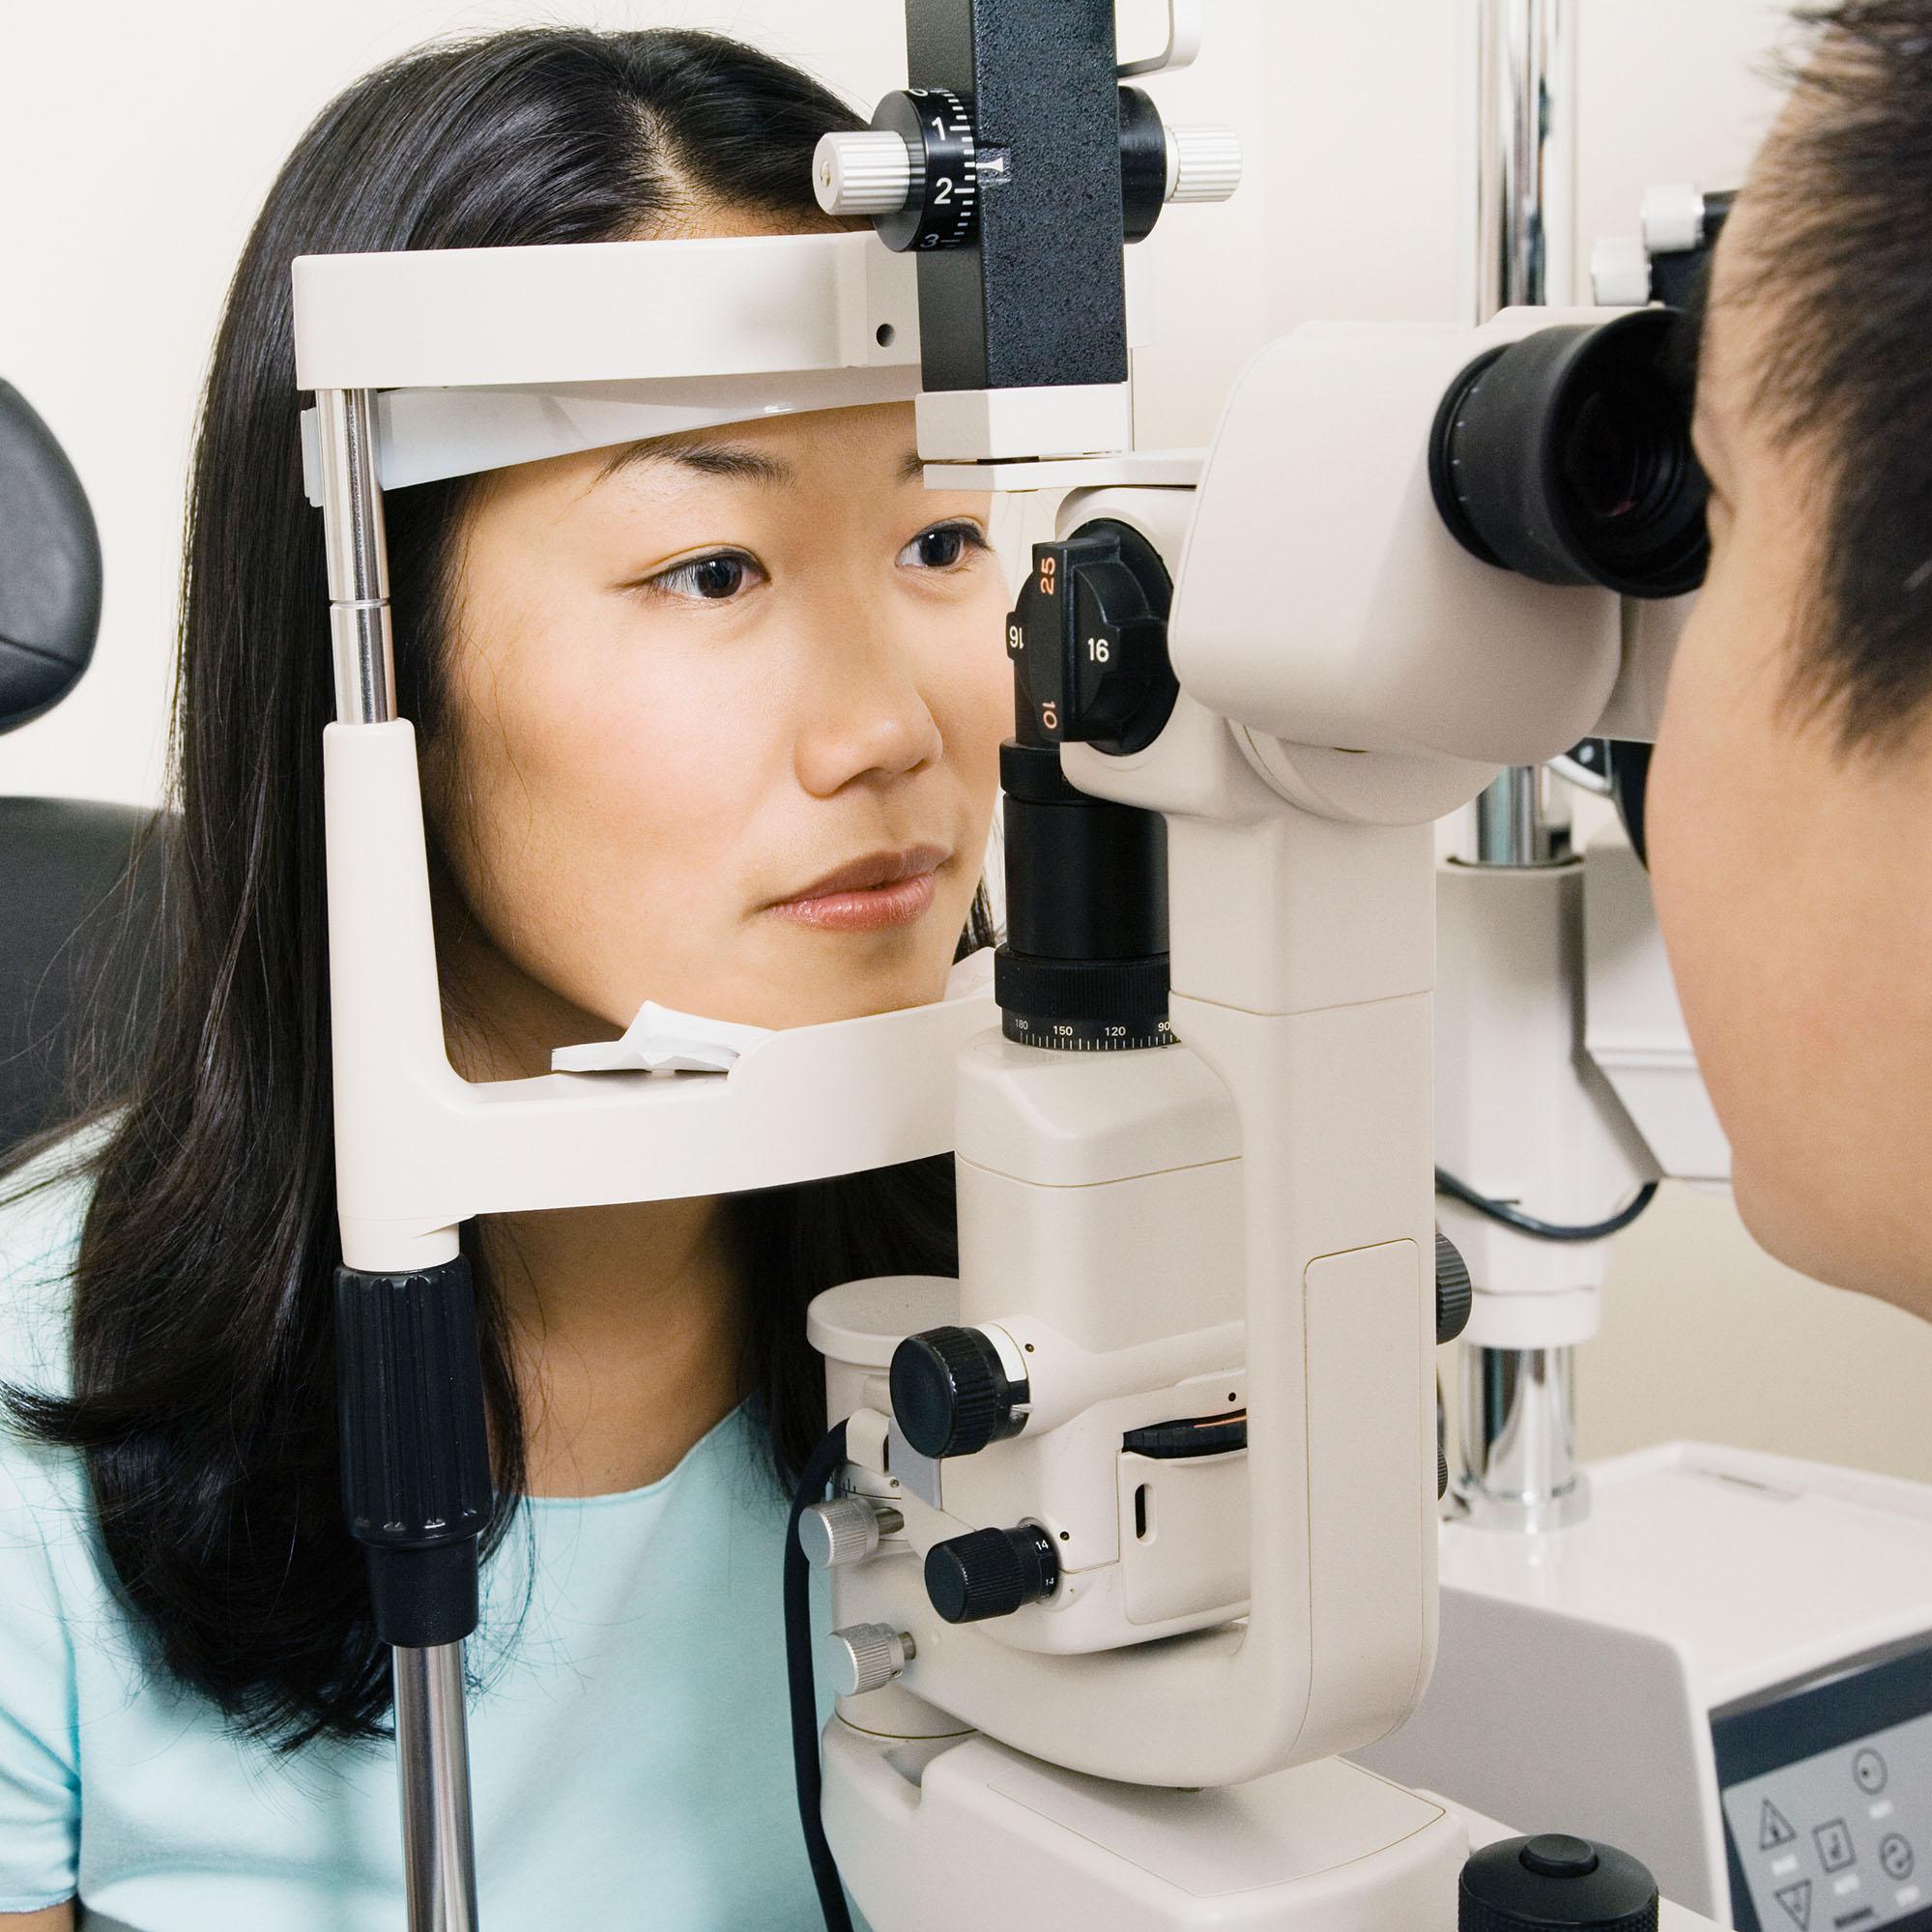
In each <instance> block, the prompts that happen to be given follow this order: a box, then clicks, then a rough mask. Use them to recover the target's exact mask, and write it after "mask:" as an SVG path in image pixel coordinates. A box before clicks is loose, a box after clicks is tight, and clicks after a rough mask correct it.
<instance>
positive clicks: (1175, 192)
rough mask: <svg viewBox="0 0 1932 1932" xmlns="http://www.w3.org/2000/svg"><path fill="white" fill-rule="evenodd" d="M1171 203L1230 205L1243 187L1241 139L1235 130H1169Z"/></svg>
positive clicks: (1213, 128) (1207, 127)
mask: <svg viewBox="0 0 1932 1932" xmlns="http://www.w3.org/2000/svg"><path fill="white" fill-rule="evenodd" d="M1164 131H1165V132H1166V134H1167V137H1168V192H1167V197H1166V198H1167V199H1168V201H1226V199H1227V197H1228V196H1229V195H1230V194H1232V193H1233V192H1234V190H1235V189H1236V188H1237V187H1240V186H1241V136H1240V135H1239V134H1237V133H1236V132H1235V131H1234V130H1233V129H1232V128H1220V127H1213V126H1204V127H1197V128H1168V129H1166V130H1164Z"/></svg>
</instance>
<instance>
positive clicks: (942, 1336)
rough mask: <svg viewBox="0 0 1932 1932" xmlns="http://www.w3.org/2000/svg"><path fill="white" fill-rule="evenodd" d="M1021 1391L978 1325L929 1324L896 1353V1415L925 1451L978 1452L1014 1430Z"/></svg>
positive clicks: (908, 1436)
mask: <svg viewBox="0 0 1932 1932" xmlns="http://www.w3.org/2000/svg"><path fill="white" fill-rule="evenodd" d="M891 1388H892V1415H893V1420H894V1421H896V1422H897V1423H898V1425H899V1427H900V1430H901V1432H902V1433H903V1434H904V1435H905V1437H906V1440H907V1441H908V1442H909V1443H910V1444H911V1445H912V1447H913V1448H914V1449H916V1450H917V1451H918V1452H919V1454H920V1455H921V1456H972V1455H974V1454H976V1453H977V1452H978V1451H980V1450H982V1449H984V1448H985V1447H986V1445H987V1444H988V1443H989V1442H992V1441H993V1440H994V1439H995V1437H996V1436H999V1435H1002V1434H1011V1433H1012V1432H1013V1431H1012V1429H1011V1427H1010V1425H1011V1423H1012V1421H1013V1407H1014V1403H1015V1402H1016V1401H1018V1400H1019V1399H1021V1396H1022V1394H1023V1392H1024V1384H1023V1385H1022V1387H1021V1389H1018V1390H1016V1389H1015V1388H1014V1387H1013V1385H1012V1384H1011V1383H1009V1382H1008V1381H1007V1379H1006V1370H1005V1368H1004V1367H1003V1366H1002V1365H1001V1363H1000V1360H999V1351H998V1350H997V1349H996V1348H995V1347H994V1345H993V1343H992V1341H990V1340H989V1339H988V1338H987V1337H986V1336H985V1335H983V1334H982V1333H981V1332H980V1331H979V1330H978V1329H976V1328H929V1329H927V1330H926V1331H925V1333H924V1334H922V1335H908V1337H907V1338H906V1340H905V1341H902V1342H901V1343H900V1344H899V1346H898V1347H897V1348H896V1349H894V1350H893V1353H892V1373H891Z"/></svg>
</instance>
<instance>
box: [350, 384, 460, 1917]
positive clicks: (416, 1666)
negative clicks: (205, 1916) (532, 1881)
mask: <svg viewBox="0 0 1932 1932" xmlns="http://www.w3.org/2000/svg"><path fill="white" fill-rule="evenodd" d="M315 405H316V427H317V431H318V439H317V440H318V445H319V454H320V458H321V469H322V536H323V548H324V553H325V556H326V559H327V563H328V575H329V630H330V645H331V655H332V661H333V667H334V678H335V715H336V719H337V721H338V722H339V723H342V724H349V725H379V724H386V723H388V722H389V720H391V719H392V718H394V716H395V714H396V685H395V649H394V641H393V638H392V636H391V633H390V626H389V550H388V543H387V539H386V533H385V531H384V528H383V492H382V485H381V482H380V481H379V479H378V477H377V473H376V435H377V415H376V394H375V391H374V390H373V389H318V390H317V391H316V395H315ZM391 1659H392V1667H393V1671H394V1681H395V1714H396V1757H397V1764H398V1776H399V1783H400V1786H401V1800H402V1849H403V1867H404V1873H405V1885H406V1889H407V1896H408V1905H409V1928H410V1932H476V1846H475V1838H474V1833H473V1829H472V1825H471V1819H470V1747H469V1725H468V1721H467V1718H466V1715H465V1712H464V1708H463V1646H462V1645H461V1644H460V1643H451V1644H437V1645H434V1646H431V1647H429V1648H425V1649H412V1648H409V1647H406V1646H402V1645H398V1646H396V1647H395V1649H394V1650H393V1651H392V1653H391Z"/></svg>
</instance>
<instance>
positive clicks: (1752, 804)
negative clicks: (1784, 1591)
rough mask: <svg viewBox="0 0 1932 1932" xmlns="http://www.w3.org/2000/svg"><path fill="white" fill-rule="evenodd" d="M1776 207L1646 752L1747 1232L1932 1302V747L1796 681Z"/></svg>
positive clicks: (1708, 431) (1708, 420) (1698, 1027)
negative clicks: (1678, 633)
mask: <svg viewBox="0 0 1932 1932" xmlns="http://www.w3.org/2000/svg"><path fill="white" fill-rule="evenodd" d="M1793 111H1794V112H1796V111H1802V110H1799V109H1794V110H1793ZM1778 138H1779V137H1778V135H1777V134H1773V137H1772V141H1771V143H1770V144H1769V145H1768V147H1767V157H1768V158H1773V159H1774V154H1775V148H1776V143H1777V140H1778ZM1761 165H1762V163H1761ZM1765 219H1766V216H1765V214H1764V212H1763V210H1762V209H1761V208H1760V206H1759V204H1758V203H1757V202H1755V201H1754V200H1753V198H1752V196H1751V194H1750V193H1749V191H1748V189H1747V190H1746V192H1745V194H1744V195H1742V196H1741V197H1740V198H1739V201H1738V203H1737V207H1736V210H1735V212H1734V213H1733V214H1732V216H1731V217H1730V220H1729V222H1728V223H1727V224H1726V226H1725V229H1724V233H1723V236H1722V239H1721V242H1720V244H1719V245H1718V248H1717V251H1716V261H1715V265H1714V274H1713V280H1712V293H1711V303H1710V309H1709V315H1708V320H1707V324H1706V328H1705V333H1704V343H1703V349H1702V353H1701V356H1700V361H1699V369H1698V384H1697V391H1698V392H1697V422H1696V436H1697V443H1698V448H1699V451H1700V454H1701V455H1702V457H1703V460H1704V465H1705V468H1706V469H1707V471H1708V472H1709V474H1710V476H1711V481H1712V499H1711V534H1712V544H1713V549H1712V560H1711V569H1710V574H1709V577H1708V579H1707V581H1706V584H1705V587H1704V589H1703V590H1702V591H1700V592H1699V593H1698V598H1697V602H1696V605H1695V606H1694V608H1693V612H1692V616H1691V619H1690V622H1689V624H1688V626H1687V629H1686V632H1685V635H1684V638H1683V641H1682V643H1681V644H1680V646H1679V649H1678V654H1677V658H1676V662H1675V664H1674V666H1673V668H1672V673H1671V681H1670V689H1669V694H1668V699H1667V702H1666V705H1665V710H1664V718H1663V724H1662V728H1661V730H1660V732H1659V734H1658V745H1657V754H1656V759H1655V761H1654V764H1653V766H1652V773H1651V787H1650V797H1649V800H1648V804H1647V811H1646V817H1647V820H1648V822H1649V827H1650V831H1649V839H1650V855H1651V877H1652V881H1653V883H1654V885H1655V888H1656V896H1657V908H1658V919H1659V922H1660V923H1661V925H1662V928H1663V934H1664V937H1665V939H1666V941H1667V942H1668V944H1669V948H1670V957H1671V964H1672V966H1673V967H1674V969H1675V972H1676V976H1677V982H1678V987H1679V991H1680V993H1681V994H1682V996H1683V1001H1684V1013H1685V1019H1686V1021H1687V1024H1688V1026H1689V1029H1690V1034H1691V1038H1692V1040H1693V1042H1694V1044H1695V1046H1696V1049H1697V1056H1698V1062H1699V1065H1700V1067H1701V1069H1702V1071H1703V1074H1704V1078H1705V1081H1706V1083H1707V1085H1708V1086H1709V1088H1710V1092H1711V1098H1712V1100H1713V1102H1714V1103H1715V1105H1716V1110H1717V1112H1718V1115H1719V1117H1720V1118H1721V1119H1722V1121H1723V1123H1724V1127H1725V1129H1726V1131H1727V1132H1728V1133H1729V1135H1730V1138H1731V1144H1732V1156H1733V1164H1734V1177H1735V1183H1736V1192H1737V1202H1738V1208H1739V1211H1740V1213H1741V1214H1742V1215H1743V1217H1744V1219H1745V1223H1746V1225H1747V1226H1749V1227H1750V1229H1751V1231H1752V1233H1753V1234H1755V1235H1756V1236H1757V1238H1758V1240H1759V1241H1760V1242H1761V1243H1762V1244H1763V1245H1764V1246H1765V1247H1766V1248H1767V1249H1769V1250H1770V1251H1771V1253H1772V1254H1775V1255H1777V1256H1778V1257H1779V1258H1780V1259H1782V1260H1785V1261H1788V1262H1789V1263H1791V1264H1792V1265H1793V1266H1794V1267H1797V1268H1800V1269H1802V1270H1803V1271H1804V1272H1805V1273H1807V1274H1810V1275H1814V1276H1816V1277H1818V1278H1819V1279H1821V1280H1823V1281H1827V1282H1831V1283H1836V1284H1838V1285H1841V1286H1847V1287H1854V1288H1860V1289H1862V1290H1864V1291H1865V1292H1867V1293H1870V1294H1875V1295H1879V1296H1882V1297H1884V1298H1885V1299H1886V1300H1889V1301H1894V1302H1897V1303H1899V1304H1900V1305H1902V1306H1904V1307H1907V1308H1911V1309H1913V1310H1915V1311H1916V1312H1918V1313H1921V1314H1925V1315H1932V1220H1929V1219H1928V1208H1927V1203H1928V1202H1932V1185H1928V1183H1932V1079H1928V1078H1927V1074H1928V1070H1929V1069H1928V1062H1932V971H1928V969H1927V965H1926V963H1927V961H1928V960H1932V890H1928V889H1927V881H1928V879H1932V740H1928V737H1927V735H1926V734H1925V733H1924V732H1922V731H1921V732H1919V733H1918V735H1917V736H1916V737H1912V738H1909V739H1908V740H1907V741H1905V742H1903V743H1901V744H1899V745H1897V746H1894V747H1889V748H1888V749H1886V750H1884V751H1882V752H1876V753H1860V752H1847V751H1846V750H1844V749H1843V748H1842V747H1841V746H1840V745H1839V743H1838V742H1837V735H1836V719H1835V716H1834V715H1833V713H1832V711H1831V709H1830V708H1829V707H1826V708H1821V707H1820V706H1819V705H1818V704H1817V703H1816V701H1815V699H1814V698H1813V696H1812V695H1811V690H1810V686H1809V684H1808V681H1807V679H1806V678H1805V676H1804V673H1805V669H1806V666H1807V664H1808V663H1809V662H1810V661H1812V659H1813V654H1814V653H1815V652H1816V650H1817V649H1818V645H1817V641H1816V636H1815V625H1816V622H1817V617H1816V616H1815V615H1814V606H1813V603H1812V600H1811V596H1810V589H1811V586H1812V584H1813V582H1814V581H1815V578H1816V573H1817V569H1818V563H1819V559H1820V554H1821V552H1820V545H1821V530H1820V524H1819V517H1820V515H1821V509H1820V505H1821V504H1822V503H1823V501H1824V500H1825V491H1826V488H1827V484H1828V482H1829V471H1828V469H1827V468H1826V466H1825V456H1824V452H1823V451H1822V450H1821V449H1820V448H1819V447H1816V446H1815V445H1814V446H1807V445H1806V444H1804V443H1802V442H1800V443H1793V442H1791V441H1790V440H1788V439H1783V438H1779V437H1777V436H1774V435H1773V434H1772V433H1771V430H1770V428H1769V426H1768V425H1767V423H1766V421H1765V419H1764V415H1763V411H1762V408H1761V407H1760V398H1759V395H1758V372H1759V370H1760V369H1761V368H1762V367H1763V365H1764V360H1765V355H1766V350H1767V346H1768V341H1769V335H1768V332H1771V331H1773V330H1775V329H1776V327H1777V325H1778V317H1777V313H1776V307H1775V301H1776V298H1775V294H1774V288H1775V277H1774V276H1773V277H1772V278H1770V280H1769V282H1762V281H1760V282H1753V281H1752V280H1751V278H1750V276H1749V274H1748V273H1747V272H1748V271H1749V269H1750V268H1751V267H1752V265H1754V264H1756V263H1760V262H1763V261H1766V260H1774V259H1775V254H1776V247H1777V238H1776V236H1775V235H1774V234H1772V233H1768V232H1765V230H1764V226H1763V224H1764V222H1765Z"/></svg>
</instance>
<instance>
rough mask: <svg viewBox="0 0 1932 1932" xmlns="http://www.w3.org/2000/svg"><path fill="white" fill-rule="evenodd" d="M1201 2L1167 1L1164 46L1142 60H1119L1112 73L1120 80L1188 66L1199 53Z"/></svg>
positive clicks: (1185, 0)
mask: <svg viewBox="0 0 1932 1932" xmlns="http://www.w3.org/2000/svg"><path fill="white" fill-rule="evenodd" d="M1201 14H1202V0H1168V44H1167V45H1166V46H1165V47H1163V48H1162V49H1161V51H1160V52H1159V53H1157V54H1153V55H1150V56H1149V57H1148V58H1147V59H1145V60H1130V61H1123V62H1122V63H1121V64H1120V65H1119V66H1118V67H1116V68H1115V69H1114V70H1113V72H1114V74H1115V75H1116V77H1117V78H1119V79H1121V80H1131V79H1133V78H1134V76H1135V75H1137V74H1142V73H1172V72H1176V71H1177V70H1178V69H1180V68H1184V67H1192V66H1193V65H1194V63H1195V56H1196V55H1197V54H1198V53H1199V52H1200V40H1201V28H1202V19H1201Z"/></svg>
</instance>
